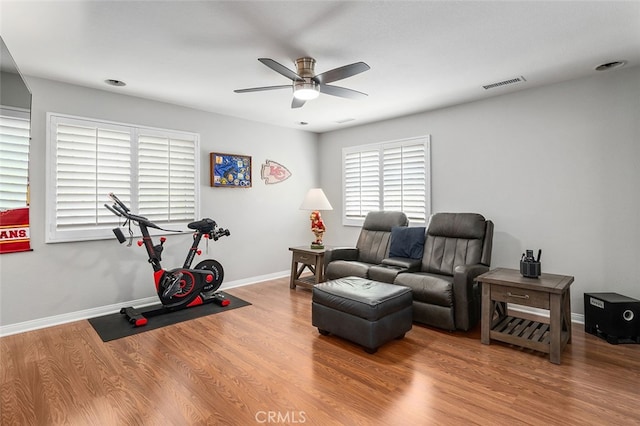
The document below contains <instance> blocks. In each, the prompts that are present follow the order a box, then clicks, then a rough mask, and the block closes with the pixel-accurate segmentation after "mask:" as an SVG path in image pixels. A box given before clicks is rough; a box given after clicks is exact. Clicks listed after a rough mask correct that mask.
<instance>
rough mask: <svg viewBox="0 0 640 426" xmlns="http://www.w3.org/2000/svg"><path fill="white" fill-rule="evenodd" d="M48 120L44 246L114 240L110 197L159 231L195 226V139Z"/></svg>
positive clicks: (187, 135) (65, 118)
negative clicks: (112, 195)
mask: <svg viewBox="0 0 640 426" xmlns="http://www.w3.org/2000/svg"><path fill="white" fill-rule="evenodd" d="M47 117H48V123H49V126H48V129H47V130H48V132H47V169H48V170H47V176H48V179H47V201H46V205H47V212H46V216H47V242H63V241H80V240H90V239H101V238H112V237H113V234H112V231H111V229H112V228H114V227H115V226H116V225H117V224H118V222H119V219H118V218H117V217H116V216H114V215H113V214H112V213H111V212H109V211H108V210H107V209H106V208H105V207H104V204H105V203H108V202H109V199H108V197H107V194H109V193H110V192H113V193H115V194H116V195H117V196H118V197H119V198H120V199H121V200H122V201H123V202H124V203H125V204H127V205H129V206H130V207H131V210H132V211H133V212H136V213H137V214H139V215H141V216H145V217H147V218H148V219H150V220H151V221H153V222H156V223H157V224H158V225H160V226H162V225H169V224H170V225H172V226H174V227H175V226H176V225H179V224H186V223H188V222H191V221H193V220H195V219H196V211H197V205H198V199H197V195H198V191H197V187H196V176H197V166H198V159H197V153H198V149H197V144H198V136H197V135H196V134H190V133H184V132H174V131H166V130H160V129H149V128H143V127H135V126H131V125H126V124H119V123H110V122H102V121H97V120H89V119H82V118H76V117H69V116H63V115H57V114H51V113H49V114H48V115H47Z"/></svg>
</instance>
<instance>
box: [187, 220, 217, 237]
mask: <svg viewBox="0 0 640 426" xmlns="http://www.w3.org/2000/svg"><path fill="white" fill-rule="evenodd" d="M187 227H188V228H189V229H195V230H197V231H200V232H202V233H203V234H206V233H209V232H211V231H213V228H215V227H216V221H215V220H213V219H209V218H206V219H201V220H197V221H195V222H191V223H190V224H188V225H187Z"/></svg>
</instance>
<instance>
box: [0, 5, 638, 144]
mask: <svg viewBox="0 0 640 426" xmlns="http://www.w3.org/2000/svg"><path fill="white" fill-rule="evenodd" d="M0 15H1V18H0V30H1V35H2V37H3V38H4V40H5V42H6V44H7V46H8V47H9V50H10V51H11V53H12V56H13V57H14V59H15V61H16V63H17V65H18V68H19V69H20V71H21V72H22V73H23V74H25V75H29V76H36V77H42V78H47V79H52V80H59V81H63V82H68V83H72V84H77V85H81V86H87V87H93V88H97V89H102V90H108V91H113V92H118V93H122V94H127V95H132V96H138V97H143V98H149V99H154V100H159V101H164V102H170V103H173V104H178V105H184V106H188V107H193V108H197V109H201V110H206V111H211V112H216V113H220V114H225V115H230V116H236V117H242V118H246V119H249V120H254V121H260V122H265V123H270V124H273V125H277V126H285V127H291V128H297V129H303V130H307V131H313V132H326V131H330V130H334V129H339V128H344V127H347V126H351V125H358V124H364V123H367V122H371V121H377V120H382V119H385V118H391V117H397V116H401V115H406V114H411V113H415V112H421V111H426V110H430V109H435V108H441V107H444V106H448V105H453V104H457V103H461V102H468V101H472V100H476V99H482V98H486V97H489V96H495V95H499V94H504V93H507V92H511V91H516V90H522V89H526V88H531V87H535V86H540V85H545V84H551V83H554V82H559V81H563V80H567V79H572V78H577V77H582V76H588V75H595V74H597V73H598V72H597V71H594V67H595V66H597V65H599V64H601V63H605V62H611V61H616V60H625V61H627V65H626V67H631V66H638V65H640V2H639V1H627V2H613V1H596V2H584V1H569V2H564V1H549V2H540V1H450V2H448V1H349V2H346V1H293V2H286V1H252V2H248V1H200V2H195V1H55V0H54V1H40V2H39V1H24V0H20V1H9V0H1V1H0ZM302 56H311V57H313V58H315V59H316V61H317V64H316V72H317V73H322V72H324V71H327V70H329V69H332V68H336V67H339V66H342V65H346V64H350V63H353V62H358V61H364V62H366V63H367V64H369V65H370V66H371V70H369V71H367V72H364V73H362V74H359V75H356V76H353V77H351V78H348V79H345V80H341V81H338V82H335V83H333V84H335V85H339V86H343V87H347V88H351V89H354V90H357V91H361V92H365V93H368V94H369V96H368V97H367V98H366V99H365V100H350V99H343V98H337V97H333V96H329V95H326V94H321V95H320V97H319V98H318V99H316V100H314V101H309V102H307V104H306V105H305V106H304V107H302V108H300V109H294V110H292V109H291V107H290V105H291V92H290V91H289V90H286V89H285V90H278V91H268V92H257V93H244V94H237V93H234V92H233V90H234V89H240V88H248V87H256V86H271V85H283V84H288V83H290V80H287V79H286V78H285V77H283V76H282V75H280V74H277V73H276V72H274V71H273V70H271V69H269V68H267V67H266V66H264V65H263V64H261V63H260V62H258V61H257V58H260V57H267V58H272V59H274V60H275V61H278V62H280V63H281V64H283V65H285V66H287V67H289V68H291V69H295V67H294V63H293V61H294V60H295V59H296V58H298V57H302ZM608 72H616V71H615V70H611V71H608ZM520 76H524V78H525V79H526V82H524V83H518V84H514V85H511V86H505V87H500V88H495V89H491V90H485V89H483V88H482V86H483V85H486V84H490V83H494V82H498V81H502V80H506V79H511V78H514V77H520ZM109 78H111V79H118V80H123V81H124V82H126V83H127V86H126V87H119V88H118V87H111V86H108V85H106V84H105V83H104V80H105V79H109ZM347 119H352V121H349V122H347V123H343V124H339V123H338V122H339V121H343V120H347ZM301 121H304V122H308V123H309V124H308V125H306V126H301V125H300V124H299V123H300V122H301Z"/></svg>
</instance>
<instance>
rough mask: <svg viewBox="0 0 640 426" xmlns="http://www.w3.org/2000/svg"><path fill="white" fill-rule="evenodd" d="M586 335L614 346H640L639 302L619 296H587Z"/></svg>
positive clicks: (607, 294)
mask: <svg viewBox="0 0 640 426" xmlns="http://www.w3.org/2000/svg"><path fill="white" fill-rule="evenodd" d="M584 331H585V332H587V333H589V334H593V335H595V336H599V337H602V338H603V339H606V340H607V342H609V343H611V344H613V345H617V344H618V343H640V300H636V299H632V298H630V297H627V296H622V295H620V294H617V293H585V294H584Z"/></svg>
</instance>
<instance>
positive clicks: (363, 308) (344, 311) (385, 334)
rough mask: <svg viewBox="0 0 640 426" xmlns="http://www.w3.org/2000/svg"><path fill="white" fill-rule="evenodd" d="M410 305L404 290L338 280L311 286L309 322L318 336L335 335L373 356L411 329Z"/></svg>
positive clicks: (354, 279) (408, 293)
mask: <svg viewBox="0 0 640 426" xmlns="http://www.w3.org/2000/svg"><path fill="white" fill-rule="evenodd" d="M412 303H413V298H412V295H411V289H410V288H408V287H402V286H397V285H394V284H386V283H381V282H378V281H372V280H368V279H366V278H360V277H346V278H339V279H336V280H332V281H327V282H325V283H320V284H316V285H315V286H314V287H313V296H312V304H311V322H312V324H313V326H314V327H318V331H319V332H320V334H322V335H326V334H329V333H332V334H335V335H336V336H340V337H342V338H344V339H347V340H350V341H352V342H355V343H358V344H360V345H362V346H364V348H365V350H366V351H367V352H369V353H374V352H375V351H377V350H378V347H379V346H381V345H383V344H384V343H387V342H388V341H390V340H393V339H401V338H402V337H404V334H405V333H406V332H407V331H409V330H411V325H412V322H413V308H412Z"/></svg>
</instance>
